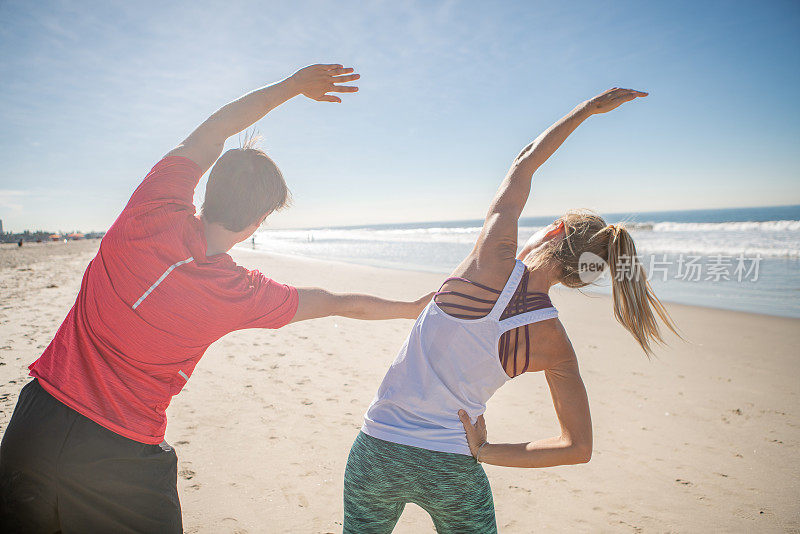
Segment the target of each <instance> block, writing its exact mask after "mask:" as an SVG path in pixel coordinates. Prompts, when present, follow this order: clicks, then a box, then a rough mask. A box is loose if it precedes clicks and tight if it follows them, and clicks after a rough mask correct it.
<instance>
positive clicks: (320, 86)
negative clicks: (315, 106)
mask: <svg viewBox="0 0 800 534" xmlns="http://www.w3.org/2000/svg"><path fill="white" fill-rule="evenodd" d="M351 72H353V69H352V68H350V67H343V66H342V65H338V64H337V65H311V66H308V67H305V68H302V69H300V70H298V71H297V72H295V73H294V74H293V75H292V76H291V77H290V78H289V80H290V81H291V82H292V84H294V86H295V87H296V89H297V92H298V93H300V94H302V95H304V96H307V97H308V98H310V99H311V100H316V101H318V102H341V101H342V99H341V98H339V97H338V96H334V95H329V94H328V93H355V92H356V91H358V87H354V86H350V85H337V84H340V83H344V82H351V81H353V80H358V79H359V78H361V75H360V74H351Z"/></svg>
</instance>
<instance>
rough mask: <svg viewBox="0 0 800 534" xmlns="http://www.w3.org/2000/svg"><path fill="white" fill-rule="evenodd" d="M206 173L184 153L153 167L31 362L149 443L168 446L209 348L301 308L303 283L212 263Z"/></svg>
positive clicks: (92, 413)
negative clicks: (176, 401)
mask: <svg viewBox="0 0 800 534" xmlns="http://www.w3.org/2000/svg"><path fill="white" fill-rule="evenodd" d="M201 174H202V173H201V169H200V168H199V167H198V166H197V165H196V164H195V163H194V162H192V161H191V160H189V159H186V158H181V157H175V156H172V157H166V158H164V159H163V160H161V161H160V162H159V163H158V164H157V165H156V166H155V167H153V169H152V170H151V171H150V174H148V175H147V177H146V178H145V179H144V181H143V182H142V184H141V185H140V186H139V187H138V188H137V189H136V191H135V192H134V193H133V196H132V197H131V199H130V201H129V202H128V205H127V206H126V207H125V209H124V210H123V211H122V213H121V214H120V216H119V218H117V220H116V222H115V223H114V225H113V226H112V227H111V228H110V229H109V230H108V233H106V235H105V237H104V238H103V241H102V242H101V243H100V250H99V251H98V253H97V256H95V258H94V259H93V260H92V261H91V263H89V267H88V268H87V269H86V273H85V274H84V275H83V281H82V283H81V289H80V292H79V293H78V298H77V299H76V301H75V304H74V305H73V307H72V309H71V310H70V312H69V314H68V315H67V318H66V319H65V320H64V322H63V323H62V324H61V327H60V328H59V329H58V333H56V336H55V338H54V339H53V341H52V342H51V343H50V345H49V346H48V347H47V349H46V350H45V351H44V353H43V354H42V355H41V356H40V357H39V359H38V360H36V361H35V362H34V363H33V364H31V366H30V374H31V376H35V377H36V378H38V379H39V382H40V383H41V385H42V387H43V388H44V389H45V390H47V391H48V392H49V393H50V394H51V395H53V396H54V397H55V398H57V399H58V400H60V401H61V402H63V403H64V404H66V405H67V406H69V407H70V408H72V409H74V410H76V411H77V412H79V413H81V414H83V415H85V416H86V417H88V418H89V419H91V420H93V421H95V422H96V423H98V424H100V425H102V426H104V427H106V428H108V429H109V430H112V431H113V432H116V433H117V434H120V435H122V436H125V437H127V438H130V439H133V440H136V441H139V442H142V443H148V444H157V443H161V441H163V439H164V432H165V430H166V426H167V417H166V414H165V410H166V409H167V406H169V403H170V400H172V396H173V395H176V394H177V393H178V392H179V391H180V390H181V388H183V386H184V384H185V383H186V381H187V380H188V379H189V377H190V376H191V374H192V371H193V370H194V368H195V365H197V362H198V360H199V359H200V357H201V356H202V355H203V353H204V352H205V351H206V349H207V348H208V346H209V345H211V344H212V343H213V342H214V341H216V340H218V339H219V338H221V337H222V336H224V335H225V334H227V333H229V332H232V331H234V330H240V329H243V328H280V327H281V326H284V325H285V324H287V323H288V322H289V321H291V320H292V318H293V317H294V314H295V312H296V311H297V303H298V297H297V290H296V289H295V288H293V287H290V286H287V285H284V284H279V283H277V282H275V281H273V280H270V279H269V278H267V277H265V276H264V275H263V274H261V273H260V272H258V271H248V270H247V269H245V268H243V267H240V266H238V265H236V263H234V261H233V260H232V259H231V257H230V256H228V255H227V254H217V255H214V256H210V257H206V254H205V251H206V242H205V236H204V233H203V223H202V221H200V219H198V218H197V217H196V216H195V207H194V205H193V203H192V196H193V193H194V189H195V187H196V186H197V182H198V181H199V180H200V176H201Z"/></svg>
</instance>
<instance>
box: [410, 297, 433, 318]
mask: <svg viewBox="0 0 800 534" xmlns="http://www.w3.org/2000/svg"><path fill="white" fill-rule="evenodd" d="M434 295H436V291H431V292H430V293H428V294H427V295H424V296H422V297H420V298H418V299H417V300H415V301H414V302H413V303H411V305H412V309H411V312H410V313H409V315H408V318H409V319H416V318H417V317H419V314H420V313H422V310H424V309H425V306H427V305H428V304H429V303H430V301H431V299H432V298H433V297H434Z"/></svg>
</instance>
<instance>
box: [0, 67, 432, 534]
mask: <svg viewBox="0 0 800 534" xmlns="http://www.w3.org/2000/svg"><path fill="white" fill-rule="evenodd" d="M358 78H359V75H358V74H353V69H351V68H344V67H342V65H312V66H310V67H306V68H304V69H301V70H299V71H298V72H296V73H295V74H294V75H292V76H290V77H289V78H286V79H285V80H283V81H281V82H278V83H275V84H273V85H270V86H266V87H263V88H261V89H258V90H256V91H253V92H251V93H249V94H247V95H244V96H243V97H241V98H239V99H238V100H235V101H234V102H231V103H230V104H228V105H226V106H224V107H223V108H221V109H220V110H219V111H217V112H216V113H214V114H213V115H212V116H211V117H209V118H208V119H207V120H206V121H205V122H203V123H202V124H201V125H200V126H199V127H198V128H197V129H196V130H195V131H194V132H192V134H191V135H190V136H189V137H187V138H186V140H185V141H183V142H182V143H181V144H180V145H179V146H178V147H177V148H175V149H174V150H172V151H171V152H169V153H168V154H167V155H166V157H164V159H162V160H161V161H159V162H158V163H157V164H156V166H155V167H153V169H152V170H151V171H150V173H149V174H148V175H147V176H146V177H145V179H144V181H143V182H142V183H141V185H140V186H139V187H138V188H137V189H136V191H134V193H133V196H132V197H131V199H130V201H129V202H128V204H127V206H126V207H125V209H124V210H123V211H122V213H121V214H120V215H119V217H118V218H117V220H116V222H115V223H114V224H113V226H112V227H111V228H110V229H109V230H108V232H107V233H106V235H105V237H104V238H103V241H102V242H101V244H100V250H99V252H98V253H97V256H96V257H95V258H94V259H93V260H92V262H91V263H90V264H89V266H88V268H87V270H86V273H85V275H84V277H83V282H82V284H81V288H80V291H79V293H78V297H77V300H76V302H75V305H74V306H73V307H72V309H71V310H70V312H69V314H68V315H67V317H66V319H65V320H64V322H63V323H62V325H61V327H60V328H59V330H58V332H57V333H56V335H55V338H54V339H53V341H52V342H51V343H50V345H49V346H48V347H47V349H46V350H45V351H44V353H43V354H42V355H41V357H40V358H39V359H38V360H36V361H35V362H34V363H33V364H32V365H31V366H30V374H31V376H33V377H34V379H33V380H32V381H31V382H29V383H28V384H27V385H26V386H25V387H24V388H23V389H22V392H21V393H20V396H19V400H18V402H17V405H16V408H15V410H14V414H13V416H12V418H11V422H10V423H9V425H8V427H7V428H6V430H5V434H4V436H3V440H2V446H0V532H57V531H58V532H60V531H64V532H87V533H94V532H117V531H121V530H124V531H126V532H159V533H170V532H174V533H178V532H182V521H181V510H180V503H179V500H178V490H177V457H176V454H175V451H174V450H173V449H172V447H170V446H169V445H168V444H167V443H166V442H165V441H164V433H165V430H166V425H167V420H166V414H165V411H166V409H167V406H168V405H169V403H170V400H171V398H172V397H173V396H174V395H176V394H177V393H179V392H180V391H181V389H182V388H183V387H184V385H185V384H186V382H187V381H188V380H189V377H190V376H191V375H192V371H194V369H195V366H196V365H197V362H198V361H199V360H200V358H201V356H203V353H204V352H205V351H206V349H207V348H208V346H209V345H211V344H212V343H214V342H215V341H216V340H218V339H219V338H221V337H222V336H224V335H225V334H228V333H229V332H233V331H234V330H240V329H245V328H280V327H282V326H284V325H286V324H288V323H290V322H296V321H303V320H306V319H312V318H315V317H325V316H329V315H340V316H345V317H352V318H357V319H391V318H400V317H404V318H411V319H414V318H416V317H417V316H418V314H419V312H420V311H421V310H422V308H423V307H424V306H425V304H427V301H428V300H430V296H428V297H427V298H422V299H419V300H417V301H415V302H400V301H394V300H385V299H381V298H377V297H372V296H367V295H359V294H334V293H331V292H329V291H326V290H323V289H317V288H294V287H291V286H288V285H285V284H281V283H278V282H276V281H274V280H271V279H269V278H268V277H266V276H265V275H263V274H261V273H260V272H258V271H249V270H247V269H245V268H244V267H240V266H238V265H237V264H236V263H234V261H233V259H231V257H230V256H229V255H228V254H227V252H228V251H229V250H230V249H231V247H233V246H234V245H235V244H236V243H239V242H242V241H244V240H246V239H247V238H249V237H250V236H251V235H252V234H253V232H255V231H256V229H257V228H258V227H259V225H260V224H261V223H262V222H264V219H265V218H266V217H267V216H268V215H269V214H270V213H272V212H273V211H276V210H278V209H281V208H282V207H284V206H285V205H286V204H287V202H288V200H289V190H288V188H287V186H286V183H285V182H284V179H283V176H282V174H281V171H280V170H279V169H278V167H277V166H276V165H275V163H273V161H272V160H271V159H270V158H269V157H268V156H267V155H266V154H265V153H264V152H262V151H261V150H258V149H256V148H255V147H253V146H251V143H250V142H249V141H248V143H246V144H245V146H244V147H242V148H239V149H233V150H229V151H227V152H225V154H223V155H222V157H220V154H221V153H222V149H223V144H224V143H225V140H226V139H228V138H229V137H230V136H232V135H235V134H237V133H238V132H241V131H242V130H245V129H246V128H248V127H249V126H250V125H252V124H253V123H255V122H256V121H258V120H259V119H261V118H262V117H263V116H264V115H266V114H267V113H268V112H269V111H270V110H272V109H274V108H276V107H277V106H279V105H281V104H283V103H284V102H286V101H287V100H290V99H291V98H293V97H295V96H297V95H301V94H302V95H305V96H307V97H308V98H311V99H313V100H318V101H321V102H341V100H340V99H339V97H337V96H335V94H332V93H352V92H355V91H356V90H357V88H356V87H351V86H347V85H340V84H342V83H347V82H351V81H354V80H356V79H358ZM217 158H219V159H217ZM215 162H216V163H215ZM212 165H213V166H214V167H213V168H212V169H211V173H210V175H209V178H208V184H207V187H206V194H205V200H204V202H203V206H202V208H201V210H200V214H199V216H197V215H195V206H194V205H193V203H192V197H193V195H194V189H195V187H196V186H197V183H198V181H199V180H200V177H201V176H202V175H203V174H204V173H205V172H206V171H207V170H208V169H209V168H211V166H212ZM232 387H238V386H237V385H236V384H233V385H232ZM211 401H212V400H211V399H210V402H211Z"/></svg>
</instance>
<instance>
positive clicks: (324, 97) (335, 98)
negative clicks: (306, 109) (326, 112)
mask: <svg viewBox="0 0 800 534" xmlns="http://www.w3.org/2000/svg"><path fill="white" fill-rule="evenodd" d="M317 102H337V103H341V102H342V99H341V98H339V97H338V96H333V95H322V96H321V97H319V98H317Z"/></svg>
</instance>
